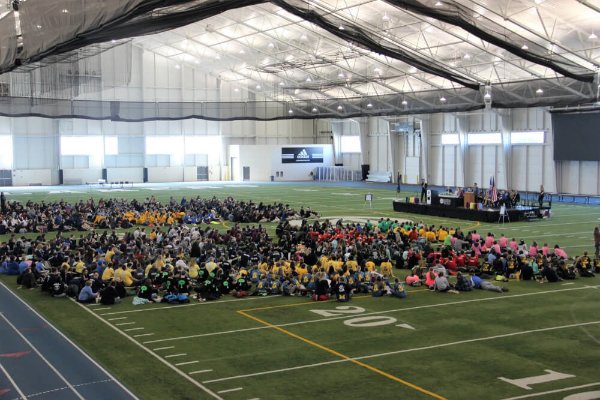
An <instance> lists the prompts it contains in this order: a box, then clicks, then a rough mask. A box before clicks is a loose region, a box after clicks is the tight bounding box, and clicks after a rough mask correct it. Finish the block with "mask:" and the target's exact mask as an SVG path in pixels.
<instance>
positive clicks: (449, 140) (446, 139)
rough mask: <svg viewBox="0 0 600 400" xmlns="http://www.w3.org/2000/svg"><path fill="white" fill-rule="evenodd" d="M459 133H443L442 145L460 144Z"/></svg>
mask: <svg viewBox="0 0 600 400" xmlns="http://www.w3.org/2000/svg"><path fill="white" fill-rule="evenodd" d="M459 143H460V142H459V140H458V133H443V134H442V144H443V145H447V144H459Z"/></svg>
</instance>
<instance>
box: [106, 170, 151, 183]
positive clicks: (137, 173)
mask: <svg viewBox="0 0 600 400" xmlns="http://www.w3.org/2000/svg"><path fill="white" fill-rule="evenodd" d="M106 180H107V181H108V182H134V183H140V182H143V181H144V169H143V168H107V169H106Z"/></svg>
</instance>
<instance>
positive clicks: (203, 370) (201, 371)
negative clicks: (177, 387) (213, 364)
mask: <svg viewBox="0 0 600 400" xmlns="http://www.w3.org/2000/svg"><path fill="white" fill-rule="evenodd" d="M212 371H213V370H212V369H202V370H200V371H192V372H189V373H188V375H196V374H204V373H206V372H212Z"/></svg>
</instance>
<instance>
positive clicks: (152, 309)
mask: <svg viewBox="0 0 600 400" xmlns="http://www.w3.org/2000/svg"><path fill="white" fill-rule="evenodd" d="M274 297H280V295H274V296H265V297H248V298H245V299H232V300H218V301H209V302H205V303H191V304H180V305H175V306H174V305H170V306H165V307H153V308H142V309H139V310H127V311H115V312H110V313H104V314H98V315H101V316H107V315H116V314H128V313H137V312H144V311H156V310H175V309H178V308H181V307H194V306H208V305H216V304H223V303H230V302H238V301H239V302H242V301H252V300H261V299H272V298H274ZM94 311H98V310H94Z"/></svg>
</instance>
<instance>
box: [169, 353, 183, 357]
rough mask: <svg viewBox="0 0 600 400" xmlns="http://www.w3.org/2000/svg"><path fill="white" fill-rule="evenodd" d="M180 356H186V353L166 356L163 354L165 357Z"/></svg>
mask: <svg viewBox="0 0 600 400" xmlns="http://www.w3.org/2000/svg"><path fill="white" fill-rule="evenodd" d="M181 356H187V353H179V354H169V355H168V356H165V358H173V357H181Z"/></svg>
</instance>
